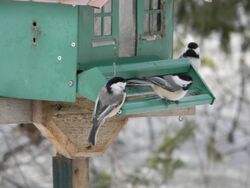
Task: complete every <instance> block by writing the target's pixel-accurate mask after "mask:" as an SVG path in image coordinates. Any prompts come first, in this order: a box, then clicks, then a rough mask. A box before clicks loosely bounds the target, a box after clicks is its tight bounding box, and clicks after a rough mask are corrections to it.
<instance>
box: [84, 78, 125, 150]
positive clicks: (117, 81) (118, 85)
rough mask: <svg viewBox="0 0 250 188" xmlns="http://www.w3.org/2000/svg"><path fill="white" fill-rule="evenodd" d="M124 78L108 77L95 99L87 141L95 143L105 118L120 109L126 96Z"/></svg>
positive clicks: (113, 114)
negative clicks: (91, 124)
mask: <svg viewBox="0 0 250 188" xmlns="http://www.w3.org/2000/svg"><path fill="white" fill-rule="evenodd" d="M125 88H126V80H125V79H124V78H121V77H114V78H112V79H110V80H109V81H108V82H107V84H106V86H104V87H103V88H102V90H101V92H100V94H99V96H98V97H97V99H96V102H95V108H94V112H93V126H92V129H91V131H90V133H89V137H88V142H89V143H90V144H91V145H96V136H97V134H98V130H99V128H100V126H101V125H102V124H103V123H104V122H105V119H106V118H109V117H112V116H115V115H116V114H117V113H118V112H119V111H120V109H121V107H122V105H123V104H124V101H125V98H126V92H125Z"/></svg>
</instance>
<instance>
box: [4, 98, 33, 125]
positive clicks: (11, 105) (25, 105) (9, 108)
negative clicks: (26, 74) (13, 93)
mask: <svg viewBox="0 0 250 188" xmlns="http://www.w3.org/2000/svg"><path fill="white" fill-rule="evenodd" d="M31 120H32V102H31V100H21V99H12V98H2V97H1V98H0V125H1V124H18V123H31V122H32V121H31Z"/></svg>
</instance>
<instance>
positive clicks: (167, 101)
mask: <svg viewBox="0 0 250 188" xmlns="http://www.w3.org/2000/svg"><path fill="white" fill-rule="evenodd" d="M162 100H163V102H164V103H165V105H166V106H168V105H169V104H170V101H169V100H167V99H162Z"/></svg>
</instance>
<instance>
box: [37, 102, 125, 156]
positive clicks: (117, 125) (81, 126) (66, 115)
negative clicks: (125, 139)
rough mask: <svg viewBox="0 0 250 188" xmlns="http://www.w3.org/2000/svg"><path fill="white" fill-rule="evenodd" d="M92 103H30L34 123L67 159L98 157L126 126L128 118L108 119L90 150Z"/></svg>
mask: <svg viewBox="0 0 250 188" xmlns="http://www.w3.org/2000/svg"><path fill="white" fill-rule="evenodd" d="M93 108H94V103H93V102H91V101H89V100H87V99H84V98H79V99H78V100H77V102H76V103H63V102H60V103H59V102H58V103H57V102H45V101H40V102H39V101H36V102H33V123H34V124H35V125H36V126H37V128H38V129H39V130H40V131H41V132H42V133H43V134H44V135H46V137H47V138H48V139H49V140H50V141H51V142H52V143H53V144H54V146H55V147H56V149H57V150H58V152H59V153H60V154H63V155H64V156H67V157H68V158H76V157H91V156H96V155H101V154H102V153H103V152H105V150H106V149H107V147H108V146H109V145H110V143H111V142H112V141H113V140H114V139H115V138H116V136H117V135H118V133H119V132H120V131H121V129H122V128H123V126H124V125H125V124H126V122H127V117H118V116H116V117H114V118H110V119H108V120H107V121H106V122H105V123H104V125H102V126H101V128H100V131H99V132H98V137H97V144H96V146H93V147H89V143H88V141H87V138H88V134H89V132H90V129H91V127H92V112H93Z"/></svg>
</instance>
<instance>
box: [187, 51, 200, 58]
mask: <svg viewBox="0 0 250 188" xmlns="http://www.w3.org/2000/svg"><path fill="white" fill-rule="evenodd" d="M183 57H194V58H200V56H199V54H197V53H196V52H195V51H194V50H192V49H188V50H187V51H186V52H185V53H184V54H183Z"/></svg>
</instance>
